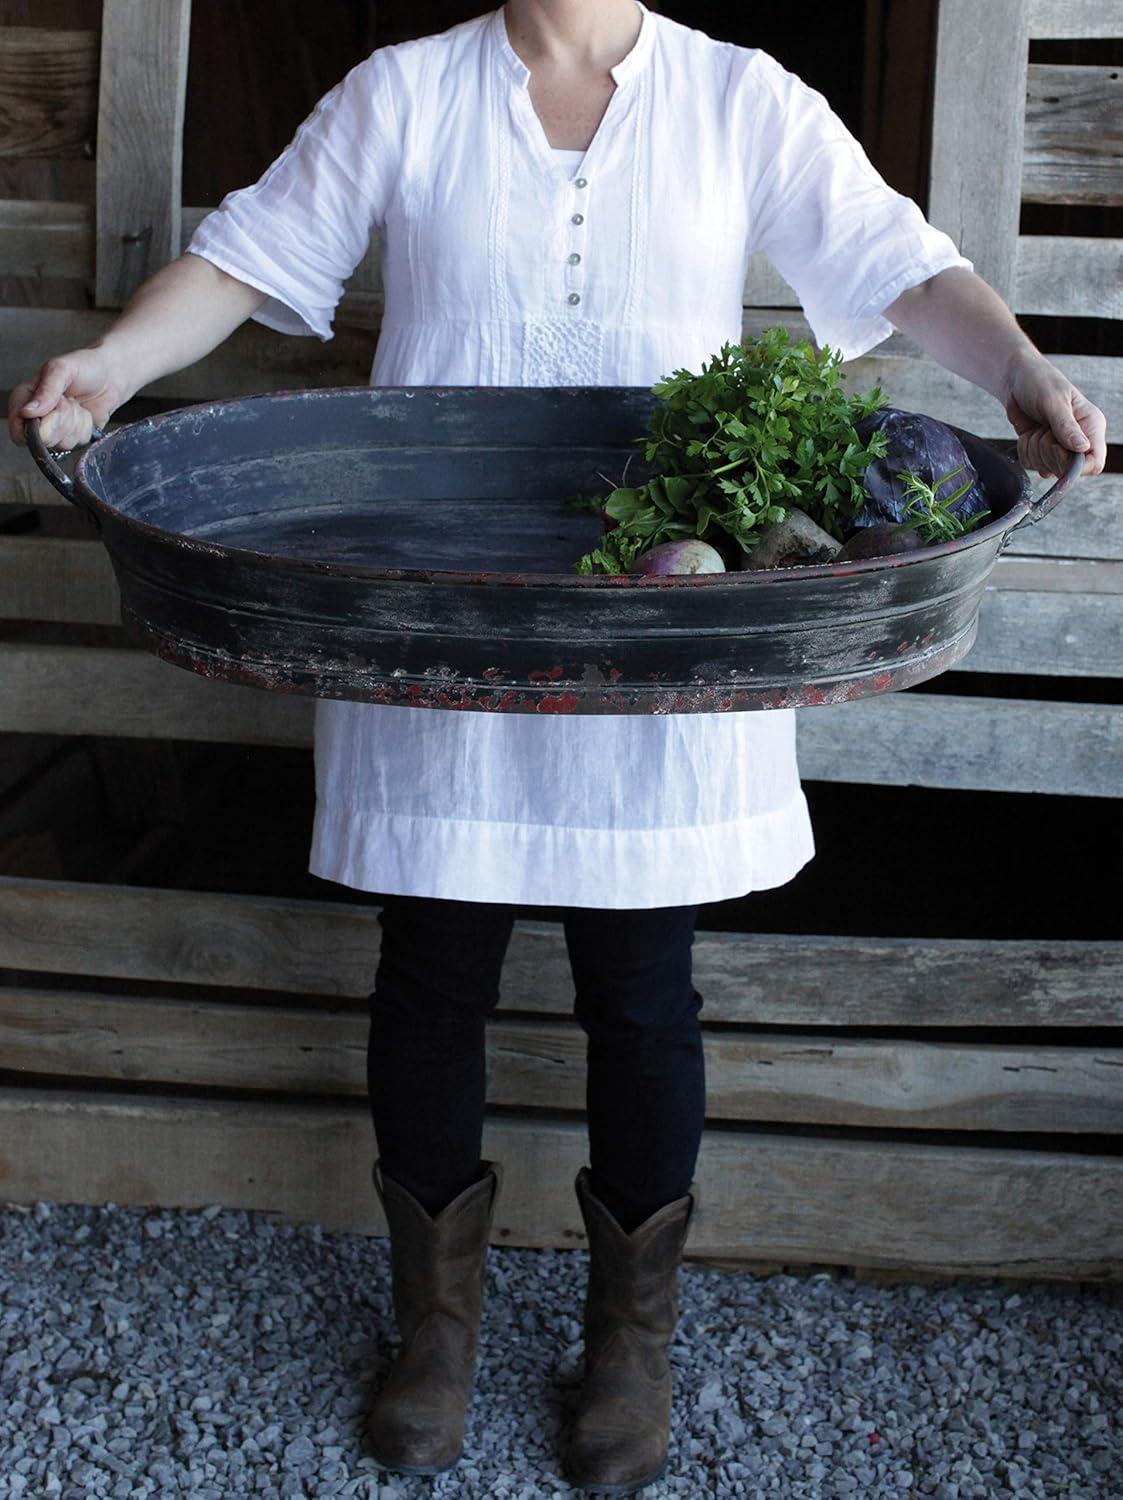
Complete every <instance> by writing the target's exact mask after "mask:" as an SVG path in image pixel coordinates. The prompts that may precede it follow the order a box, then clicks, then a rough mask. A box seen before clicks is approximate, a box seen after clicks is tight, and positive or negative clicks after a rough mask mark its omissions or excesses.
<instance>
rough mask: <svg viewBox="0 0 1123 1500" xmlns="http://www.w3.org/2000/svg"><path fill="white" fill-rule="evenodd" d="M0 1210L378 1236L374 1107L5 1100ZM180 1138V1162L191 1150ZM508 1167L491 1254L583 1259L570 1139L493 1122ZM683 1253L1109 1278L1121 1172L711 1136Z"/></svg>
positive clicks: (844, 1143) (487, 1136)
mask: <svg viewBox="0 0 1123 1500" xmlns="http://www.w3.org/2000/svg"><path fill="white" fill-rule="evenodd" d="M0 1122H2V1123H0V1138H3V1139H4V1140H5V1141H7V1142H13V1143H14V1142H18V1143H19V1144H18V1147H14V1148H9V1150H8V1151H7V1152H6V1153H5V1155H4V1157H3V1159H2V1160H0V1193H2V1194H3V1197H4V1198H5V1199H6V1200H8V1201H10V1202H16V1203H32V1202H37V1201H42V1200H46V1201H54V1202H68V1203H95V1204H104V1203H105V1202H107V1201H109V1202H113V1203H117V1204H121V1205H126V1204H128V1205H139V1204H146V1205H161V1206H165V1207H182V1208H200V1207H203V1206H204V1205H206V1204H209V1203H214V1202H220V1203H224V1204H226V1205H228V1206H230V1207H235V1208H243V1209H248V1210H256V1211H260V1212H266V1213H270V1214H272V1215H274V1216H276V1217H280V1218H283V1219H288V1220H293V1221H298V1222H301V1221H303V1222H309V1221H310V1222H315V1223H318V1224H320V1225H321V1226H322V1227H323V1228H325V1229H328V1230H343V1231H347V1232H352V1233H361V1234H372V1233H373V1234H383V1233H385V1228H386V1226H385V1220H384V1219H383V1218H382V1216H381V1213H380V1210H379V1208H378V1205H377V1199H376V1195H375V1192H374V1188H373V1186H372V1184H371V1180H370V1169H371V1163H372V1160H373V1155H374V1151H373V1140H372V1132H371V1125H370V1118H369V1115H368V1113H367V1111H366V1109H365V1107H359V1106H344V1105H317V1104H312V1103H300V1102H295V1101H294V1102H287V1103H284V1104H275V1103H267V1102H262V1101H254V1102H242V1101H239V1102H225V1101H216V1100H209V1099H206V1100H204V1099H174V1100H169V1099H159V1098H151V1097H140V1096H133V1097H128V1096H122V1095H114V1096H112V1097H98V1096H96V1095H90V1094H82V1093H71V1092H68V1091H66V1090H61V1089H60V1090H40V1089H14V1088H9V1089H7V1090H6V1091H5V1094H4V1096H3V1097H2V1098H0ZM185 1141H190V1143H191V1149H190V1150H184V1142H185ZM484 1153H485V1155H486V1156H487V1157H488V1158H489V1159H492V1160H498V1161H500V1162H502V1164H503V1168H504V1187H503V1192H502V1194H501V1195H500V1199H499V1201H498V1203H497V1206H496V1214H495V1220H494V1225H493V1231H492V1239H493V1243H494V1244H498V1245H539V1246H547V1245H554V1246H580V1245H581V1244H582V1242H583V1234H582V1228H581V1222H580V1216H579V1212H578V1209H577V1204H576V1200H575V1198H574V1194H573V1188H572V1183H573V1178H574V1175H575V1174H576V1171H577V1169H578V1167H579V1166H581V1165H582V1163H584V1162H585V1161H586V1160H587V1141H586V1136H585V1131H584V1129H583V1128H582V1127H581V1126H579V1125H575V1124H563V1123H560V1122H559V1123H554V1122H547V1121H537V1120H534V1121H532V1120H520V1119H511V1118H507V1119H491V1120H489V1121H488V1123H487V1126H486V1127H485V1132H484ZM696 1183H697V1190H698V1208H697V1212H696V1214H695V1217H694V1220H693V1222H692V1225H691V1233H690V1238H689V1241H688V1245H687V1253H688V1254H692V1255H710V1256H722V1257H729V1258H735V1257H738V1256H740V1257H744V1258H746V1259H755V1260H775V1261H781V1262H784V1263H790V1264H801V1263H808V1262H810V1263H816V1262H818V1263H828V1264H839V1265H854V1264H859V1265H870V1266H905V1265H908V1266H913V1267H915V1268H917V1269H927V1270H932V1271H937V1272H941V1273H943V1272H951V1273H953V1274H970V1275H1017V1276H1025V1277H1034V1276H1048V1277H1079V1278H1082V1279H1088V1278H1107V1277H1115V1276H1118V1275H1119V1274H1120V1253H1119V1246H1120V1243H1121V1238H1123V1223H1121V1208H1120V1205H1121V1204H1123V1191H1121V1188H1123V1159H1120V1158H1118V1157H1110V1156H1102V1155H1092V1154H1082V1153H1079V1154H1078V1153H1073V1152H1036V1151H1024V1150H1016V1149H1013V1148H1002V1149H998V1148H987V1147H975V1148H969V1147H962V1146H955V1147H951V1146H935V1145H921V1144H913V1143H906V1142H896V1141H853V1140H837V1139H829V1138H826V1139H824V1138H816V1137H813V1136H798V1137H792V1136H790V1135H786V1134H784V1133H783V1132H768V1131H759V1132H751V1133H747V1134H746V1133H738V1132H736V1131H729V1130H710V1131H708V1132H707V1133H706V1136H705V1139H704V1141H703V1145H702V1151H701V1156H700V1158H699V1163H698V1172H697V1177H696Z"/></svg>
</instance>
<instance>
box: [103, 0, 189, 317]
mask: <svg viewBox="0 0 1123 1500" xmlns="http://www.w3.org/2000/svg"><path fill="white" fill-rule="evenodd" d="M190 24H191V0H104V5H103V9H102V23H101V88H100V93H99V104H98V138H97V276H96V287H97V305H98V307H124V305H125V303H126V302H127V301H128V300H129V298H130V297H131V296H132V294H133V292H135V291H136V289H137V287H138V286H139V285H140V284H141V282H142V281H144V280H146V279H147V277H149V276H151V275H152V274H153V272H155V271H158V270H159V269H160V267H161V266H165V265H167V263H168V261H170V260H174V259H175V257H176V256H177V255H178V254H179V247H180V242H181V239H182V225H181V222H180V216H181V213H182V203H183V191H182V181H183V115H184V105H185V102H186V98H187V50H188V36H189V31H190Z"/></svg>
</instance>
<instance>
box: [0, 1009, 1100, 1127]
mask: <svg viewBox="0 0 1123 1500" xmlns="http://www.w3.org/2000/svg"><path fill="white" fill-rule="evenodd" d="M368 1030H369V1023H368V1020H367V1017H366V1015H365V1013H363V1014H360V1013H359V1012H358V1011H357V1010H355V1011H345V1012H337V1013H334V1014H327V1013H325V1012H324V1011H322V1010H295V1009H288V1008H281V1007H278V1006H270V1005H245V1004H231V1003H229V1002H224V1003H221V1004H216V1003H214V1002H208V1001H199V1000H175V999H166V998H158V999H154V998H152V997H148V996H124V995H104V994H88V993H87V994H82V993H75V992H67V991H60V990H0V1068H6V1069H13V1070H15V1071H16V1072H19V1073H26V1074H34V1073H39V1074H47V1075H51V1076H53V1077H55V1078H64V1077H65V1078H85V1079H99V1080H112V1081H113V1082H118V1083H120V1082H130V1081H135V1080H137V1079H144V1081H145V1082H146V1083H149V1084H153V1083H163V1084H168V1085H172V1086H176V1087H182V1086H185V1085H189V1086H191V1087H206V1088H219V1089H238V1090H245V1089H254V1090H257V1091H258V1092H262V1093H268V1092H273V1093H285V1094H295V1095H314V1096H321V1097H328V1096H332V1095H340V1096H349V1097H355V1098H360V1099H365V1098H366V1093H367V1077H366V1049H367V1033H368ZM487 1048H488V1053H487V1056H488V1063H487V1076H488V1083H487V1096H488V1100H489V1102H490V1103H491V1104H492V1105H497V1106H505V1107H512V1108H528V1107H532V1108H535V1109H552V1110H570V1111H578V1112H581V1111H584V1109H585V1072H586V1057H585V1053H586V1038H585V1033H584V1032H583V1031H582V1030H581V1028H580V1027H579V1026H578V1025H577V1024H576V1022H574V1021H568V1020H566V1021H554V1020H549V1021H542V1020H519V1019H516V1020H509V1019H506V1018H504V1017H498V1018H496V1019H494V1020H492V1021H490V1022H489V1024H488V1028H487ZM705 1054H706V1101H707V1102H706V1116H707V1119H709V1120H710V1121H712V1122H715V1123H716V1122H721V1121H731V1120H748V1121H754V1122H757V1123H765V1122H773V1123H786V1124H813V1125H849V1126H885V1127H897V1128H913V1129H915V1128H927V1129H936V1130H941V1129H947V1130H1022V1131H1025V1130H1040V1131H1060V1132H1073V1131H1086V1132H1088V1131H1094V1132H1105V1133H1107V1132H1117V1131H1123V1047H1121V1048H1119V1049H1118V1050H1116V1051H1112V1050H1108V1049H1105V1048H1103V1047H1101V1048H1099V1049H1097V1048H1094V1047H1071V1046H1066V1047H1058V1046H1049V1045H1047V1044H1044V1045H1043V1044H1034V1045H1033V1046H1024V1045H1016V1044H995V1043H993V1042H986V1043H976V1042H971V1043H969V1044H965V1043H962V1042H917V1041H888V1040H884V1039H881V1038H875V1039H856V1038H852V1037H839V1036H824V1035H819V1034H814V1035H813V1034H800V1033H790V1032H789V1033H785V1034H782V1035H775V1034H773V1035H768V1036H759V1035H744V1034H738V1033H736V1032H729V1031H720V1032H713V1031H707V1032H706V1034H705ZM29 1081H30V1080H29Z"/></svg>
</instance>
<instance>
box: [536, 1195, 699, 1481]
mask: <svg viewBox="0 0 1123 1500" xmlns="http://www.w3.org/2000/svg"><path fill="white" fill-rule="evenodd" d="M590 1181H591V1178H590V1173H589V1169H588V1168H587V1167H582V1168H581V1170H580V1172H578V1174H577V1182H576V1188H577V1200H578V1202H579V1203H580V1205H581V1214H582V1217H583V1218H584V1220H585V1228H586V1231H587V1233H588V1236H589V1283H588V1290H587V1293H586V1297H585V1380H584V1384H583V1386H582V1389H581V1395H580V1398H579V1401H578V1408H577V1415H576V1418H575V1420H574V1424H573V1428H572V1430H571V1432H570V1436H569V1443H568V1447H567V1450H566V1454H565V1471H566V1475H567V1477H568V1478H569V1479H570V1481H571V1482H572V1483H573V1484H574V1485H576V1486H577V1487H578V1489H583V1490H584V1491H585V1492H586V1493H587V1494H591V1495H630V1494H632V1493H633V1492H634V1491H635V1490H637V1489H642V1487H643V1486H644V1485H645V1484H651V1483H653V1482H654V1481H655V1480H656V1479H658V1478H659V1476H660V1475H661V1474H662V1473H663V1471H664V1469H665V1468H666V1466H667V1444H668V1441H669V1439H670V1431H671V1367H670V1364H669V1362H668V1360H667V1353H666V1351H667V1345H668V1344H669V1343H670V1341H671V1335H672V1334H673V1333H674V1330H675V1324H676V1323H677V1321H678V1297H677V1280H678V1266H679V1262H680V1260H681V1258H682V1250H683V1245H684V1244H685V1242H686V1233H687V1229H688V1228H689V1224H690V1217H691V1214H692V1213H693V1211H694V1203H695V1199H694V1195H693V1194H692V1193H687V1194H686V1196H685V1197H684V1198H677V1199H676V1200H675V1201H674V1202H673V1203H667V1204H665V1205H664V1206H663V1207H662V1208H660V1209H659V1210H658V1211H657V1212H656V1213H653V1214H652V1215H651V1217H650V1218H649V1219H647V1220H645V1221H644V1223H642V1224H641V1225H640V1226H639V1227H638V1228H637V1229H635V1230H633V1231H632V1233H631V1234H626V1233H625V1232H624V1230H623V1229H622V1228H621V1227H620V1225H619V1224H618V1223H617V1221H616V1219H615V1217H614V1216H613V1214H612V1213H610V1212H609V1210H608V1209H607V1208H606V1207H605V1205H604V1204H603V1203H602V1202H601V1201H600V1199H599V1198H597V1197H596V1196H595V1195H594V1193H593V1191H592V1188H591V1186H590Z"/></svg>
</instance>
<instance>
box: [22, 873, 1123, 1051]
mask: <svg viewBox="0 0 1123 1500" xmlns="http://www.w3.org/2000/svg"><path fill="white" fill-rule="evenodd" d="M379 936H380V929H379V925H378V920H377V908H376V906H375V905H374V904H373V903H372V904H370V905H369V906H368V905H365V904H356V903H353V902H330V901H298V900H291V899H290V900H282V899H279V898H272V897H261V896H237V895H231V894H228V893H223V892H199V891H177V890H161V889H155V888H151V887H128V888H122V887H121V886H119V885H94V884H86V883H81V882H56V881H47V880H28V879H15V878H12V877H8V878H4V877H0V968H9V969H17V970H31V971H34V972H37V973H47V974H73V975H96V976H104V977H107V978H112V979H121V980H151V981H156V982H162V983H168V984H176V985H204V986H221V987H222V988H223V989H232V990H242V989H251V990H252V989H260V990H271V991H279V992H282V993H286V994H290V993H291V994H298V995H319V996H327V997H343V998H349V999H354V1000H362V999H363V998H365V997H366V996H367V995H368V994H369V992H370V990H371V989H372V987H373V984H374V975H375V971H376V969H377V966H378V953H379ZM777 974H783V976H784V982H783V984H777V983H776V975H777ZM694 978H695V982H696V983H697V985H698V988H699V990H700V991H701V993H702V994H703V995H704V997H705V1016H706V1020H707V1021H708V1022H720V1023H736V1024H742V1025H746V1024H756V1025H783V1026H797V1027H798V1026H819V1025H824V1024H827V1025H833V1026H909V1027H928V1026H987V1027H995V1026H1065V1027H1074V1026H1121V1025H1123V943H1106V942H1040V943H1039V942H1026V941H1018V942H1011V941H991V940H979V939H952V938H946V939H926V940H924V941H920V940H917V939H912V938H849V937H804V936H793V935H787V934H781V935H776V934H741V933H726V932H699V934H698V936H697V938H696V939H695V944H694ZM572 1009H573V983H572V978H571V975H570V970H569V960H568V957H567V954H566V948H565V942H564V937H563V933H562V929H561V927H560V925H558V924H556V923H546V922H518V923H516V925H515V931H514V936H513V938H512V940H511V945H510V947H509V949H508V951H507V957H506V962H505V964H504V969H503V991H502V1000H501V1011H502V1013H504V1014H507V1013H511V1012H530V1013H533V1014H537V1015H542V1016H559V1015H561V1016H564V1015H569V1014H570V1013H571V1012H572Z"/></svg>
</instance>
